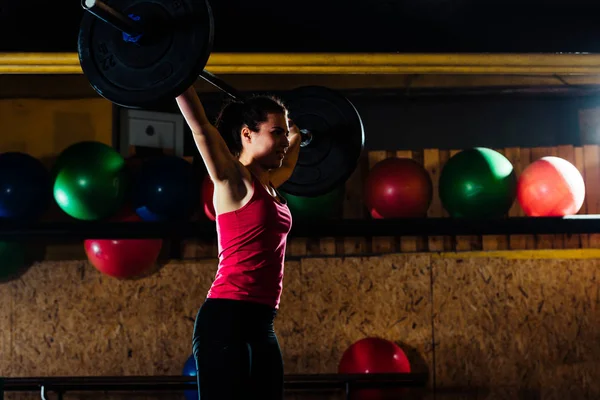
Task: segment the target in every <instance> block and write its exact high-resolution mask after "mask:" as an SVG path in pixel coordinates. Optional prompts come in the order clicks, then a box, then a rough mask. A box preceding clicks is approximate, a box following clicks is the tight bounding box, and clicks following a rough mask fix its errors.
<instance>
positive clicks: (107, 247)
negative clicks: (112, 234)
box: [84, 214, 163, 279]
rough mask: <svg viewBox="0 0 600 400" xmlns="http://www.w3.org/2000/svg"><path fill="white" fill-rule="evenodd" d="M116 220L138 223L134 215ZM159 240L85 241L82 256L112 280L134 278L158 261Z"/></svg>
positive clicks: (137, 218) (161, 242)
mask: <svg viewBox="0 0 600 400" xmlns="http://www.w3.org/2000/svg"><path fill="white" fill-rule="evenodd" d="M115 220H119V221H124V222H125V221H127V222H129V221H131V222H137V221H141V218H140V217H138V216H137V215H136V214H128V215H127V216H125V217H121V216H119V217H116V218H115ZM162 244H163V241H162V239H87V240H85V241H84V248H85V253H86V255H87V257H88V260H89V262H90V263H91V264H92V265H93V266H94V267H95V268H96V269H97V270H98V271H100V272H102V273H103V274H106V275H108V276H112V277H114V278H122V279H126V278H135V277H139V276H141V275H143V274H145V273H147V272H148V271H150V270H151V269H152V268H153V267H154V265H155V263H156V260H157V259H158V255H159V254H160V250H161V248H162Z"/></svg>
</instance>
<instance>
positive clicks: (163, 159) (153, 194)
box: [132, 156, 200, 221]
mask: <svg viewBox="0 0 600 400" xmlns="http://www.w3.org/2000/svg"><path fill="white" fill-rule="evenodd" d="M199 192H200V191H199V189H198V184H197V182H196V180H195V179H194V170H193V168H192V165H191V164H190V163H189V162H187V161H186V160H184V159H183V158H181V157H177V156H160V157H156V158H152V159H148V160H147V161H145V162H144V164H143V165H142V168H141V171H140V173H139V176H138V178H137V181H136V182H135V184H134V189H133V196H132V203H133V207H134V209H135V212H136V213H137V214H138V215H139V216H140V217H141V218H142V219H143V220H145V221H176V220H179V221H181V220H186V219H188V218H190V217H191V215H192V213H193V212H194V209H195V208H196V205H197V203H198V198H199V195H200V193H199Z"/></svg>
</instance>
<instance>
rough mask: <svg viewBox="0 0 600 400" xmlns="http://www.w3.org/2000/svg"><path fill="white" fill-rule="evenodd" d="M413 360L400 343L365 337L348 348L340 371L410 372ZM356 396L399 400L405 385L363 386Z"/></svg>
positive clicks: (345, 372) (356, 391)
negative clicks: (395, 386)
mask: <svg viewBox="0 0 600 400" xmlns="http://www.w3.org/2000/svg"><path fill="white" fill-rule="evenodd" d="M410 371H411V369H410V363H409V361H408V358H407V357H406V354H404V351H402V349H401V348H400V346H398V345H397V344H396V343H394V342H392V341H390V340H386V339H382V338H378V337H368V338H364V339H361V340H359V341H357V342H355V343H353V344H352V345H350V347H348V349H346V351H345V352H344V354H343V355H342V358H341V360H340V363H339V366H338V372H339V373H340V374H386V373H387V374H390V373H392V374H393V373H410ZM353 392H354V395H353V398H356V399H361V400H383V399H398V398H399V396H400V395H402V394H403V393H404V392H405V389H404V388H386V389H359V390H355V391H353Z"/></svg>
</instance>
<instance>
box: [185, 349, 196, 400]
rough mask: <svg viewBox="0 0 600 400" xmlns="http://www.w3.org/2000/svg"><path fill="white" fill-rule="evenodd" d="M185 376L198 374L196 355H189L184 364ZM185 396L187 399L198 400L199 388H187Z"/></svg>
mask: <svg viewBox="0 0 600 400" xmlns="http://www.w3.org/2000/svg"><path fill="white" fill-rule="evenodd" d="M182 375H183V376H198V370H197V369H196V359H195V358H194V355H193V354H192V355H191V356H189V357H188V359H187V360H186V361H185V364H184V365H183V371H182ZM184 395H185V398H186V399H187V400H198V389H194V390H185V391H184Z"/></svg>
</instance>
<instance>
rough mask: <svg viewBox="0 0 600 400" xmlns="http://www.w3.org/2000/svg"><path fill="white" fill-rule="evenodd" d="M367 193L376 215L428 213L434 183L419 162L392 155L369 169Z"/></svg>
mask: <svg viewBox="0 0 600 400" xmlns="http://www.w3.org/2000/svg"><path fill="white" fill-rule="evenodd" d="M363 195H364V199H365V200H364V201H365V205H366V207H367V209H368V211H369V213H370V214H371V217H372V218H376V219H383V218H412V217H425V216H427V210H428V209H429V206H430V205H431V200H432V198H433V184H432V182H431V178H430V177H429V174H428V173H427V170H426V169H425V168H424V167H423V166H422V165H421V164H419V163H418V162H416V161H414V160H411V159H410V158H388V159H385V160H383V161H380V162H378V163H377V164H375V165H374V166H373V168H372V169H371V170H370V171H369V174H368V176H367V179H366V181H365V185H364V189H363Z"/></svg>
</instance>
